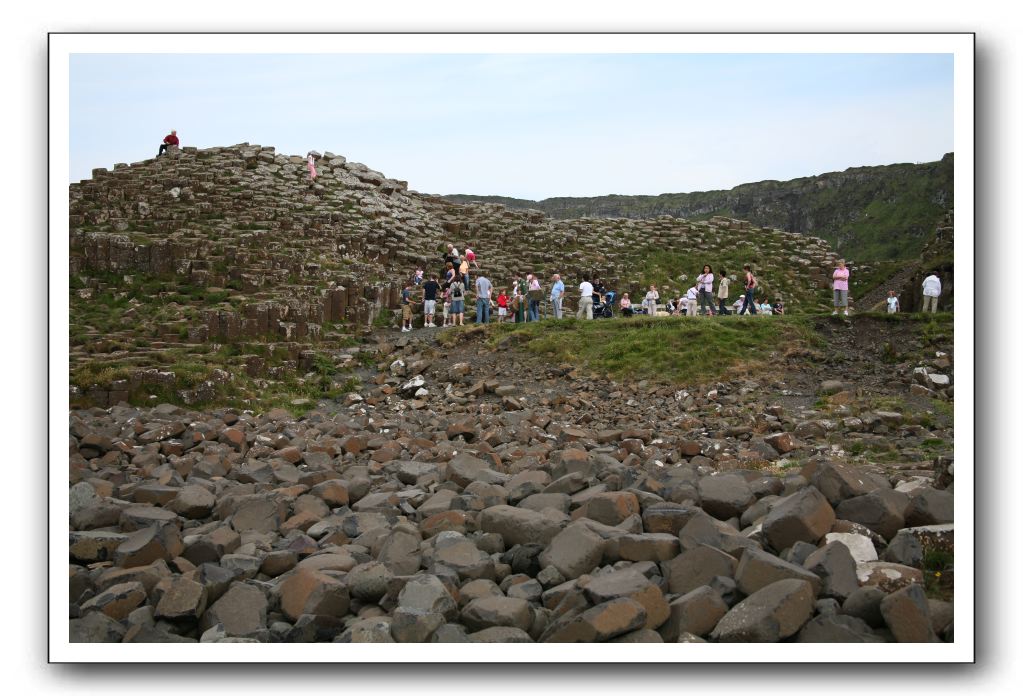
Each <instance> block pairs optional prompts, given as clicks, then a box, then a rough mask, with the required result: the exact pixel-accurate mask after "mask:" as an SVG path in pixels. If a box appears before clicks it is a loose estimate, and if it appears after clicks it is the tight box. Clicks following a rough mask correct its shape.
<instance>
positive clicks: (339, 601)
mask: <svg viewBox="0 0 1023 696" xmlns="http://www.w3.org/2000/svg"><path fill="white" fill-rule="evenodd" d="M279 592H280V598H281V610H282V611H283V612H284V615H285V616H287V617H288V618H289V619H290V620H291V621H297V620H298V617H300V616H301V615H302V614H322V615H325V616H338V617H340V616H344V615H345V614H347V613H348V605H349V595H348V587H347V586H345V585H344V584H343V583H342V582H341V581H339V580H337V579H336V578H333V577H331V576H329V575H326V574H325V573H321V572H319V571H316V570H309V569H307V568H297V569H295V571H294V572H293V573H292V574H291V575H289V576H288V577H287V578H286V579H285V580H284V582H282V583H281V585H280V587H279Z"/></svg>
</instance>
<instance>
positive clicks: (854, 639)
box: [796, 614, 884, 643]
mask: <svg viewBox="0 0 1023 696" xmlns="http://www.w3.org/2000/svg"><path fill="white" fill-rule="evenodd" d="M796 641H797V642H799V643H883V642H884V640H883V639H882V638H881V637H880V636H878V635H877V634H875V633H874V631H873V630H871V628H870V626H868V625H867V623H866V622H865V621H863V620H862V619H858V618H856V617H855V616H843V615H841V614H837V615H834V616H823V615H821V616H815V617H813V618H812V619H810V621H808V622H807V624H806V625H805V626H803V628H802V630H800V631H799V635H798V636H796Z"/></svg>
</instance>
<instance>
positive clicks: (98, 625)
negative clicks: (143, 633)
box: [68, 611, 125, 643]
mask: <svg viewBox="0 0 1023 696" xmlns="http://www.w3.org/2000/svg"><path fill="white" fill-rule="evenodd" d="M124 633H125V628H124V626H123V625H122V624H121V622H120V621H115V620H114V619H112V618H110V617H109V616H107V615H106V614H104V613H103V612H101V611H92V612H89V613H88V614H86V615H85V616H83V617H82V618H80V619H72V620H71V621H70V622H69V623H68V642H70V643H120V642H121V640H122V639H123V638H124Z"/></svg>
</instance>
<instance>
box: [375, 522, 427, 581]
mask: <svg viewBox="0 0 1023 696" xmlns="http://www.w3.org/2000/svg"><path fill="white" fill-rule="evenodd" d="M420 541H421V540H420V538H419V535H418V533H416V531H415V529H410V528H408V527H405V526H398V527H396V528H395V529H394V531H392V532H391V533H390V534H389V535H388V536H387V539H386V540H385V541H384V543H383V545H382V546H381V547H380V553H379V554H378V555H377V560H378V561H380V562H381V563H383V564H384V565H385V566H387V569H388V570H389V571H391V572H392V573H394V574H395V575H412V574H413V573H415V572H416V571H417V570H419V566H420V564H421V562H422V554H421V553H420V551H419V542H420Z"/></svg>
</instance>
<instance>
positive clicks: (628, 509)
mask: <svg viewBox="0 0 1023 696" xmlns="http://www.w3.org/2000/svg"><path fill="white" fill-rule="evenodd" d="M639 513H640V507H639V500H637V498H636V496H635V494H633V493H629V492H628V491H618V492H607V493H597V494H596V495H594V496H593V497H591V498H590V499H589V500H587V501H586V502H585V503H583V504H582V505H581V506H579V508H578V509H576V511H575V512H573V513H572V519H573V520H577V519H579V518H580V517H586V518H589V519H591V520H595V521H597V522H600V523H601V524H606V525H608V526H610V527H614V526H615V525H619V524H621V523H622V522H624V521H625V520H627V519H628V518H630V517H632V516H633V515H638V514H639Z"/></svg>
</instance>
